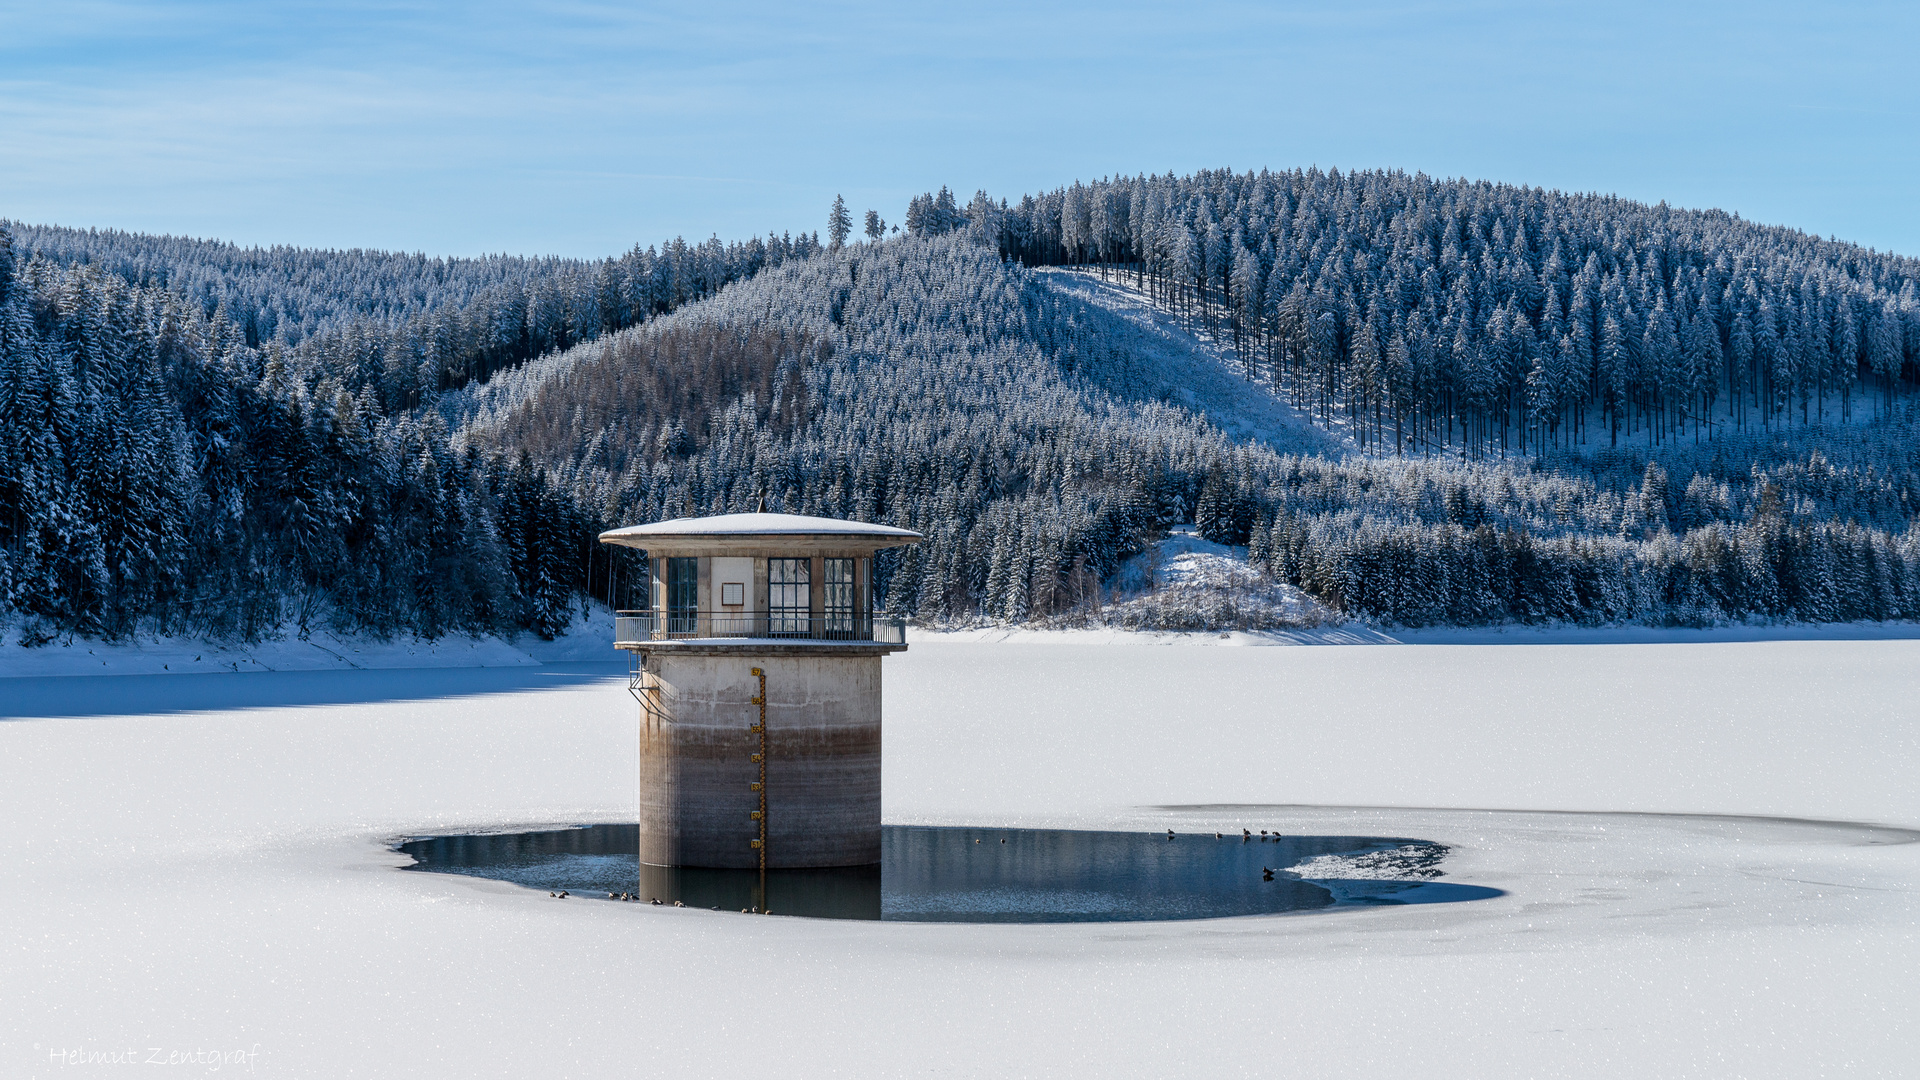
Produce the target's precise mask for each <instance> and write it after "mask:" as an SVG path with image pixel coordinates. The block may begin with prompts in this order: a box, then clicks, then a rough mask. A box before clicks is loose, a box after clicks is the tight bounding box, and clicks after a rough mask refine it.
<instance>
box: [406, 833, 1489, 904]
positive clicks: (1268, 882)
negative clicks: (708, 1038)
mask: <svg viewBox="0 0 1920 1080" xmlns="http://www.w3.org/2000/svg"><path fill="white" fill-rule="evenodd" d="M1408 845H1424V846H1425V847H1426V848H1430V849H1431V850H1432V851H1434V852H1436V853H1439V852H1443V851H1444V849H1441V848H1439V847H1437V846H1434V845H1427V844H1426V843H1425V842H1424V841H1419V840H1406V839H1394V838H1387V837H1367V836H1289V837H1284V838H1282V837H1277V836H1276V837H1274V838H1272V839H1270V840H1254V841H1243V840H1242V839H1241V838H1240V837H1238V836H1228V837H1225V838H1221V839H1216V838H1215V837H1214V835H1213V834H1211V833H1205V834H1185V835H1181V836H1179V837H1178V838H1177V839H1173V840H1169V839H1168V838H1167V835H1166V834H1165V833H1126V832H1081V831H1073V830H1061V829H972V828H933V827H926V826H900V825H890V826H887V827H886V829H885V832H884V836H883V840H882V845H881V853H882V855H881V857H882V859H883V861H882V863H881V864H880V865H878V866H860V867H847V868H841V869H831V870H774V871H771V872H770V873H769V874H768V875H767V878H766V883H765V886H764V891H763V888H762V884H761V878H760V875H759V874H758V873H757V872H754V871H751V870H707V869H698V868H691V867H663V866H646V865H642V864H640V863H639V861H638V854H637V853H638V851H639V830H638V828H637V827H636V826H633V825H594V826H589V827H586V828H579V829H557V830H547V831H542V832H527V833H506V834H495V835H480V836H438V837H427V838H423V839H418V840H410V841H408V842H406V843H404V844H401V845H400V850H401V851H403V852H405V853H407V854H409V855H412V856H413V857H414V859H415V860H416V864H415V865H414V866H413V867H411V868H410V869H418V870H430V871H438V872H443V873H455V874H472V875H476V876H479V877H487V878H496V879H499V880H502V881H512V882H515V883H518V884H521V885H526V886H530V887H532V888H536V889H546V890H549V891H554V892H557V891H560V890H563V889H564V890H567V891H569V892H571V893H572V894H574V895H575V896H580V897H597V898H604V897H605V896H606V895H607V894H608V893H616V894H631V895H632V896H634V897H635V898H636V899H638V900H640V901H641V902H646V901H648V900H652V899H659V900H660V901H661V902H663V903H667V904H671V903H675V902H679V903H682V904H685V905H686V906H688V907H704V908H719V909H721V910H725V911H738V910H742V909H750V910H760V911H768V910H771V911H772V912H774V913H775V914H781V915H809V916H815V917H821V918H832V919H888V920H901V921H918V922H1118V921H1130V920H1142V919H1207V918H1219V917H1222V916H1228V915H1256V914H1264V913H1270V912H1281V911H1301V910H1308V909H1312V908H1321V907H1326V906H1328V905H1330V904H1332V903H1333V894H1332V893H1331V892H1329V891H1328V890H1327V889H1325V888H1322V887H1320V886H1319V885H1316V884H1314V883H1312V882H1309V881H1304V880H1301V879H1300V878H1298V877H1296V876H1294V875H1292V874H1289V873H1286V872H1285V870H1284V868H1285V867H1288V866H1294V865H1297V864H1299V863H1300V862H1302V861H1304V860H1306V859H1310V858H1312V857H1314V856H1316V855H1335V854H1344V853H1354V852H1366V851H1382V850H1385V849H1391V848H1401V847H1406V846H1408ZM1434 857H1435V858H1436V859H1437V858H1438V854H1436V855H1435V856H1434ZM1268 870H1272V871H1274V873H1272V875H1271V877H1270V878H1269V876H1268V874H1267V873H1266V871H1268ZM1354 884H1355V883H1353V882H1344V883H1343V885H1345V886H1348V887H1347V888H1345V889H1343V892H1344V893H1346V894H1348V898H1349V900H1355V899H1357V900H1359V901H1360V902H1375V903H1406V902H1421V901H1432V900H1438V899H1443V898H1444V899H1450V900H1464V899H1479V898H1481V897H1482V896H1494V895H1499V894H1498V892H1497V891H1496V890H1491V889H1479V888H1476V887H1474V886H1464V885H1451V884H1449V885H1441V884H1440V883H1437V882H1436V883H1431V884H1425V883H1421V882H1410V881H1397V882H1396V881H1384V880H1383V881H1380V882H1378V885H1379V886H1380V889H1379V895H1378V896H1377V897H1369V896H1366V895H1364V890H1361V893H1362V894H1361V895H1356V893H1355V890H1354V889H1353V888H1352V886H1353V885H1354ZM1423 891H1425V892H1427V893H1430V894H1431V895H1419V894H1421V893H1422V892H1423Z"/></svg>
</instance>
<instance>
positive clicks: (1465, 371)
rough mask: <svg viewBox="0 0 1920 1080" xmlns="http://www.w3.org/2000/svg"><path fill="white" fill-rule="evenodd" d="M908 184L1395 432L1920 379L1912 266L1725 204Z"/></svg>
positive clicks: (1563, 420) (1642, 424)
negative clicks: (1158, 306)
mask: <svg viewBox="0 0 1920 1080" xmlns="http://www.w3.org/2000/svg"><path fill="white" fill-rule="evenodd" d="M916 206H917V207H919V208H920V210H919V212H918V213H917V214H910V215H909V217H908V224H909V227H910V228H913V229H915V230H916V231H919V232H921V233H925V234H938V233H941V232H944V231H949V230H954V229H965V230H966V231H968V232H970V233H971V234H973V235H974V236H976V237H978V238H980V239H982V240H984V241H986V242H988V243H992V244H994V245H996V246H997V247H998V248H999V250H1000V251H1001V252H1003V253H1004V254H1006V255H1008V256H1010V257H1014V258H1017V259H1019V260H1020V261H1021V262H1023V263H1026V264H1028V265H1049V264H1070V265H1088V266H1094V267H1098V268H1100V269H1102V270H1105V271H1109V272H1113V273H1117V274H1125V275H1127V276H1128V277H1129V279H1130V280H1132V281H1134V282H1135V283H1137V284H1138V286H1139V287H1140V288H1143V289H1145V290H1147V291H1149V292H1150V293H1151V294H1152V295H1153V296H1154V297H1155V298H1156V299H1157V300H1158V301H1160V302H1161V303H1163V304H1165V305H1167V306H1169V307H1171V308H1173V309H1175V310H1178V311H1180V312H1182V313H1183V314H1185V315H1186V316H1187V317H1188V318H1189V319H1191V320H1192V322H1193V324H1194V325H1196V326H1197V327H1199V328H1202V329H1204V331H1205V332H1207V333H1210V334H1213V335H1216V336H1218V337H1220V338H1221V339H1222V340H1224V341H1227V342H1229V343H1230V344H1231V346H1232V348H1233V349H1234V350H1235V351H1236V353H1237V355H1238V356H1239V357H1240V359H1241V362H1242V363H1243V365H1244V368H1245V372H1246V375H1247V377H1248V378H1249V379H1255V378H1257V379H1260V380H1262V381H1263V382H1266V383H1268V384H1270V385H1271V386H1273V387H1274V388H1276V389H1278V390H1279V391H1281V392H1282V393H1284V394H1285V395H1287V396H1288V397H1289V398H1290V399H1291V400H1292V401H1294V402H1295V403H1297V404H1299V405H1301V406H1302V407H1304V408H1307V409H1310V410H1312V411H1313V413H1314V414H1315V415H1317V416H1318V417H1320V418H1321V420H1322V421H1323V422H1325V423H1328V424H1337V425H1339V426H1341V427H1343V428H1345V429H1347V430H1350V431H1352V432H1353V434H1354V436H1355V437H1356V438H1357V439H1359V440H1360V441H1361V442H1362V443H1364V444H1365V445H1367V446H1369V447H1376V448H1379V449H1381V450H1384V451H1387V452H1403V453H1405V452H1415V453H1417V452H1439V451H1442V450H1445V449H1448V448H1452V447H1464V448H1465V449H1466V451H1467V452H1468V453H1469V454H1472V455H1476V456H1478V455H1484V454H1486V453H1489V452H1500V451H1505V452H1513V453H1529V452H1539V451H1542V450H1552V449H1556V448H1579V447H1593V446H1608V447H1611V446H1616V445H1619V444H1622V443H1627V442H1635V441H1637V442H1639V443H1641V444H1645V445H1652V446H1659V445H1662V444H1671V443H1674V442H1679V441H1685V442H1689V443H1692V442H1699V441H1702V440H1705V439H1708V438H1711V437H1714V436H1716V435H1722V434H1725V433H1727V432H1729V431H1746V430H1750V429H1760V430H1771V429H1775V428H1783V427H1788V426H1792V425H1800V426H1805V425H1809V424H1814V423H1820V422H1823V421H1824V422H1848V421H1852V420H1854V419H1856V418H1866V417H1871V416H1877V415H1881V414H1883V413H1885V412H1889V411H1897V405H1898V404H1899V403H1900V402H1902V401H1904V400H1905V399H1906V397H1907V395H1908V394H1910V392H1911V390H1912V388H1913V386H1914V385H1915V382H1914V380H1915V378H1916V376H1920V368H1916V360H1920V296H1916V293H1915V289H1916V284H1915V279H1916V276H1920V263H1916V262H1915V261H1914V260H1912V259H1907V258H1900V257H1896V256H1892V255H1885V254H1879V253H1875V252H1871V251H1867V250H1864V249H1861V248H1859V247H1856V246H1854V245H1851V244H1844V243H1839V242H1837V241H1828V240H1821V239H1820V238H1818V237H1814V236H1809V235H1807V234H1805V233H1801V232H1796V231H1794V230H1791V229H1784V228H1772V227H1764V226H1759V225H1754V224H1752V223H1750V222H1746V221H1742V220H1740V219H1739V218H1737V217H1734V216H1731V215H1728V214H1724V213H1720V212H1717V211H1694V210H1677V209H1674V208H1671V207H1668V206H1666V205H1665V204H1662V205H1659V206H1646V205H1643V204H1639V203H1633V202H1628V201H1626V200H1623V199H1618V198H1613V197H1602V196H1595V195H1564V194H1560V193H1557V192H1548V191H1542V190H1539V189H1536V188H1524V187H1513V186H1508V185H1501V184H1490V183H1481V182H1470V181H1464V180H1450V181H1438V180H1433V179H1430V178H1427V177H1424V176H1418V175H1412V176H1410V175H1407V174H1405V173H1398V172H1351V173H1346V174H1342V173H1340V172H1338V171H1337V170H1335V171H1330V172H1324V173H1323V172H1320V171H1319V170H1314V169H1309V170H1304V171H1300V170H1296V171H1292V172H1279V173H1273V172H1264V171H1263V172H1260V173H1239V174H1236V173H1234V172H1231V171H1221V172H1202V173H1197V174H1195V175H1193V176H1188V177H1174V176H1165V177H1161V176H1137V177H1119V178H1115V179H1112V180H1104V181H1096V182H1094V183H1091V184H1075V185H1073V186H1072V187H1067V188H1060V189H1057V190H1055V191H1052V192H1047V193H1044V194H1040V195H1030V196H1027V197H1025V198H1022V199H1021V200H1020V202H1019V203H1018V204H1017V205H1008V204H1006V203H998V204H996V203H994V202H993V201H992V200H990V199H988V198H986V197H985V196H984V194H983V195H981V196H978V197H976V198H975V200H974V201H973V203H972V204H971V205H970V206H969V207H968V208H966V210H964V211H962V210H960V208H958V207H956V206H954V205H953V200H952V198H951V196H948V195H947V194H946V193H945V192H944V191H942V193H941V195H940V196H928V197H924V198H923V199H920V200H916Z"/></svg>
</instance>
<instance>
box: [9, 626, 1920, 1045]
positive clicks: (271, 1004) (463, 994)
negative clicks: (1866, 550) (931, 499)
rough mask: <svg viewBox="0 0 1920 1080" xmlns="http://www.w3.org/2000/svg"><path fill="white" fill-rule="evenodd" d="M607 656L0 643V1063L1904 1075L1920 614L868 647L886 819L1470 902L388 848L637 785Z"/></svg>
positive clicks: (1912, 959) (1918, 858)
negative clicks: (881, 916)
mask: <svg viewBox="0 0 1920 1080" xmlns="http://www.w3.org/2000/svg"><path fill="white" fill-rule="evenodd" d="M617 671H618V667H617V665H613V664H608V665H605V666H604V667H599V668H594V667H587V668H577V669H566V668H530V669H527V670H524V671H516V672H513V673H511V674H510V675H501V674H499V673H496V672H470V673H466V674H467V675H468V676H470V677H463V676H462V674H461V673H459V672H451V673H450V672H448V671H444V670H443V671H434V672H410V671H373V672H342V673H330V674H337V675H338V679H337V680H332V681H324V680H323V681H321V682H318V683H316V682H315V681H313V680H311V679H307V680H304V681H303V680H302V679H299V678H296V677H294V676H293V675H288V674H236V675H227V676H190V677H188V678H194V679H203V680H218V679H226V680H229V681H228V682H217V681H203V682H200V683H167V682H165V681H164V680H165V679H167V678H181V677H179V676H160V677H158V679H159V680H160V681H157V682H135V681H132V680H127V681H122V679H123V678H124V677H97V678H70V679H67V680H65V681H64V682H63V681H61V680H55V679H36V680H26V681H21V680H0V714H4V715H6V716H9V717H12V718H13V719H10V720H6V721H0V768H3V769H4V770H5V773H4V781H5V782H4V783H0V808H4V813H5V815H6V820H7V822H8V823H9V825H10V826H11V827H10V828H9V829H8V830H7V831H6V833H5V834H4V835H3V836H0V867H4V870H0V873H3V874H4V875H5V879H4V880H5V882H6V884H5V887H4V888H0V950H3V954H4V961H3V962H0V968H3V969H4V970H5V971H6V973H7V978H6V979H4V980H0V1075H22V1076H32V1075H43V1074H44V1075H52V1074H54V1073H57V1072H62V1071H64V1066H62V1065H61V1062H63V1061H66V1060H69V1058H65V1057H57V1056H56V1055H59V1054H64V1053H66V1052H68V1051H84V1052H94V1051H108V1052H110V1051H113V1050H115V1049H125V1048H127V1047H140V1048H151V1047H161V1048H163V1049H166V1050H169V1051H186V1052H191V1051H193V1050H195V1049H196V1048H198V1049H202V1050H209V1051H216V1050H217V1051H232V1050H239V1049H248V1048H254V1049H257V1051H258V1055H259V1056H258V1058H257V1059H256V1064H255V1066H254V1068H255V1071H256V1072H258V1073H261V1074H270V1075H290V1076H309V1075H350V1074H351V1075H393V1076H411V1075H422V1074H440V1075H462V1076H525V1075H531V1074H560V1075H570V1074H578V1073H585V1072H612V1073H615V1074H625V1073H629V1072H631V1071H632V1069H633V1068H634V1063H636V1062H645V1063H646V1065H645V1069H648V1070H653V1071H655V1072H657V1073H660V1074H672V1075H678V1076H719V1075H728V1076H732V1075H738V1074H739V1073H740V1072H742V1071H743V1070H747V1069H754V1068H764V1067H766V1066H767V1065H768V1064H769V1063H774V1062H777V1063H779V1064H780V1065H781V1067H782V1068H783V1069H784V1070H785V1071H786V1072H788V1073H791V1074H793V1075H835V1074H839V1075H845V1074H864V1075H888V1076H891V1075H901V1074H906V1073H915V1072H925V1071H930V1070H937V1071H944V1072H946V1073H949V1074H956V1075H979V1076H1002V1075H1008V1074H1019V1075H1030V1076H1053V1075H1058V1076H1076V1075H1086V1074H1089V1073H1100V1074H1105V1075H1112V1076H1164V1075H1221V1076H1232V1075H1259V1076H1271V1075H1274V1074H1276V1073H1277V1074H1280V1075H1294V1074H1300V1075H1350V1074H1352V1073H1355V1072H1359V1071H1377V1070H1389V1071H1393V1072H1406V1073H1417V1074H1420V1075H1439V1076H1486V1075H1536V1076H1559V1075H1564V1076H1619V1075H1636V1074H1637V1075H1662V1076H1685V1075H1700V1076H1726V1075H1743V1076H1806V1075H1816V1074H1822V1073H1828V1072H1841V1071H1852V1072H1855V1073H1858V1074H1861V1075H1898V1074H1901V1073H1904V1072H1906V1071H1908V1070H1909V1069H1910V1066H1911V1062H1912V1060H1913V1056H1914V1053H1915V1051H1916V1048H1920V1029H1916V1023H1915V1020H1914V1019H1913V1016H1912V1013H1911V1010H1910V1009H1908V1008H1907V1007H1906V1002H1908V1001H1911V1000H1913V999H1914V998H1915V997H1916V996H1920V933H1917V932H1916V929H1915V928H1916V927H1917V926H1920V904H1916V901H1915V897H1916V892H1915V890H1916V887H1917V886H1920V845H1916V844H1915V843H1914V842H1913V841H1914V840H1915V839H1916V838H1920V834H1916V833H1915V832H1914V831H1913V830H1914V828H1915V827H1916V826H1920V785H1916V784H1915V783H1914V782H1913V777H1914V776H1915V775H1916V772H1917V771H1920V770H1917V768H1916V767H1917V766H1920V752H1916V745H1917V743H1916V730H1915V719H1914V718H1915V715H1916V712H1920V707H1916V705H1915V703H1916V702H1917V701H1920V642H1914V641H1908V640H1884V641H1870V640H1858V641H1846V640H1836V641H1761V642H1726V643H1695V644H1658V643H1640V644H1608V643H1604V642H1600V643H1588V644H1580V645H1554V644H1527V645H1515V644H1499V645H1419V646H1399V645H1364V646H1315V647H1301V648H1264V649H1241V648H1211V647H1199V646H1185V645H1175V646H1168V647H1164V648H1148V647H1133V646H1115V645H1102V646H1091V645H1047V644H1006V645H986V644H971V643H952V642H931V643H919V644H916V645H914V647H913V648H912V649H911V650H910V651H909V652H908V653H906V654H904V655H903V656H900V657H896V658H894V659H892V660H889V661H888V666H887V674H886V678H887V691H886V692H887V734H886V748H885V754H886V769H887V774H886V789H885V817H886V820H888V821H889V822H890V823H894V824H899V825H919V826H953V825H969V826H973V827H977V828H982V829H986V828H1008V829H1011V828H1020V829H1079V830H1107V831H1138V832H1142V833H1145V832H1150V831H1154V830H1165V829H1168V828H1172V829H1176V830H1178V831H1179V832H1181V833H1183V834H1184V833H1201V832H1204V833H1208V834H1210V833H1211V832H1213V831H1224V830H1227V829H1230V828H1231V829H1234V830H1237V829H1238V828H1239V827H1240V826H1241V824H1243V823H1249V822H1256V821H1257V822H1258V823H1259V824H1258V825H1257V826H1256V827H1267V828H1273V829H1277V830H1282V831H1284V832H1286V833H1289V834H1322V835H1344V836H1387V837H1419V838H1422V839H1426V840H1431V841H1433V842H1435V843H1438V844H1443V845H1445V846H1446V847H1447V848H1448V850H1449V853H1448V856H1447V859H1446V862H1445V863H1444V866H1445V869H1446V871H1447V875H1448V877H1447V878H1446V879H1445V880H1455V881H1462V882H1470V883H1472V884H1475V885H1481V886H1485V887H1488V888H1493V889H1499V890H1501V891H1503V892H1504V893H1505V895H1503V896H1499V897H1496V898H1493V899H1488V900H1484V901H1480V902H1475V903H1466V904H1425V905H1407V906H1403V907H1390V908H1378V907H1375V908H1353V909H1346V910H1336V911H1332V912H1327V913H1322V914H1314V915H1312V916H1308V917H1273V916H1249V917H1240V918H1228V919H1218V920H1198V921H1185V922H1136V923H1125V924H1112V923H1106V924H1101V923H1057V924H1046V925H1026V926H1016V925H955V924H934V923H902V922H886V921H881V922H858V921H835V920H812V919H750V918H748V919H742V918H738V917H736V915H735V913H727V914H717V913H714V912H711V911H704V910H693V909H675V908H671V907H665V908H650V907H649V908H645V909H640V908H636V907H634V906H631V905H619V904H604V903H603V904H574V903H570V902H569V903H556V902H554V901H552V900H550V899H549V898H548V897H547V896H546V894H545V892H538V893H535V892H532V891H530V890H526V889H522V888H519V887H517V886H514V885H510V884H506V883H502V882H496V881H487V880H483V879H479V878H471V877H456V876H451V875H439V874H408V873H397V872H395V868H396V867H398V866H400V865H401V864H403V863H404V862H406V861H407V860H406V859H405V858H404V857H402V856H399V855H397V854H396V853H394V851H393V850H392V848H391V845H392V844H393V843H394V842H396V841H397V840H399V839H401V838H404V837H408V836H420V835H427V834H452V833H462V832H484V831H492V830H498V829H501V828H507V827H512V828H528V827H532V826H536V825H541V824H546V825H551V826H553V827H559V826H564V825H569V824H576V823H581V824H594V823H616V822H621V821H630V820H632V816H633V813H634V811H633V788H632V784H633V775H634V767H635V751H634V717H633V712H634V706H633V704H632V702H631V699H630V698H628V697H627V695H626V693H625V690H624V680H623V679H622V678H620V677H619V676H618V675H617V674H615V672H617ZM256 680H257V681H256ZM1341 873H1349V872H1348V871H1345V870H1343V871H1341ZM748 987H751V988H752V994H751V1006H752V1007H751V1008H746V1007H744V1006H743V1005H742V1001H743V1000H744V999H743V993H744V991H745V988H748Z"/></svg>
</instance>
